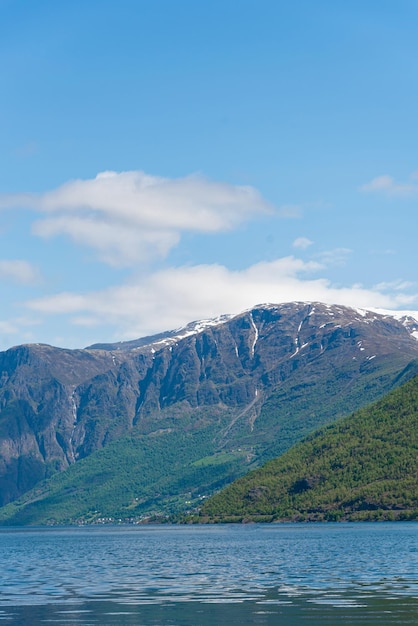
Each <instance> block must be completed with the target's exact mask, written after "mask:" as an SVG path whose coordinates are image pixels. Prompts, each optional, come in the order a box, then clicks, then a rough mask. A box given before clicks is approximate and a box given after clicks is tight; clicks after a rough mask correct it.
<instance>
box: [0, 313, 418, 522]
mask: <svg viewBox="0 0 418 626" xmlns="http://www.w3.org/2000/svg"><path fill="white" fill-rule="evenodd" d="M416 332H417V323H416V321H415V320H413V319H412V318H408V317H403V318H402V319H399V320H397V319H394V318H393V317H392V316H391V315H386V314H378V313H374V312H371V311H364V310H356V309H352V308H349V307H342V306H331V305H325V304H321V303H287V304H280V305H272V304H267V305H260V306H257V307H255V308H253V309H251V310H250V311H246V312H244V313H242V314H240V315H236V316H222V317H221V318H218V319H215V320H204V321H200V322H194V323H191V324H189V325H188V326H186V327H185V328H183V329H180V330H177V331H170V332H167V333H161V334H159V335H156V336H153V337H148V338H143V339H139V340H135V341H132V342H126V343H118V344H99V345H95V346H90V347H89V348H86V349H84V350H63V349H59V348H53V347H51V346H46V345H38V344H35V345H25V346H18V347H15V348H11V349H10V350H7V351H5V352H2V353H0V495H1V502H0V504H2V505H6V504H7V503H9V502H13V501H17V499H19V498H21V497H22V498H23V500H22V501H21V504H19V506H18V509H19V515H20V519H22V520H23V518H24V515H23V513H21V511H23V509H24V508H25V507H27V506H29V504H30V507H29V508H30V510H31V511H32V512H33V511H35V509H36V508H37V507H38V508H37V510H38V513H39V511H40V510H41V509H42V510H43V513H42V515H41V514H40V513H39V515H38V514H35V513H33V516H32V517H31V519H33V522H34V523H35V522H36V521H38V522H39V521H40V520H42V519H58V518H59V519H60V520H61V521H62V520H66V521H68V520H69V519H74V518H85V517H86V516H90V517H92V518H94V517H95V516H96V517H97V516H100V515H101V516H105V515H110V514H111V515H112V516H114V515H116V514H117V515H122V516H125V515H128V514H129V515H130V516H133V517H135V516H140V515H144V514H147V513H149V512H150V511H151V512H155V511H156V512H158V511H160V512H161V511H168V512H170V511H172V510H179V509H182V508H185V507H187V506H189V504H190V503H192V504H193V503H195V502H196V501H198V500H199V498H202V497H204V496H206V495H208V494H210V493H212V492H213V491H214V490H216V489H219V488H220V487H221V486H223V485H225V484H228V483H229V482H231V481H232V480H234V479H235V478H236V477H237V476H240V475H242V474H244V473H246V472H247V471H248V470H249V469H252V468H254V467H257V466H258V465H260V464H262V463H263V462H265V461H266V460H268V459H271V458H273V457H275V456H277V455H279V454H281V453H283V452H284V451H286V450H287V449H289V448H290V447H291V446H292V445H293V444H294V443H295V442H297V441H299V440H300V439H301V438H302V437H304V436H306V435H307V434H308V433H309V432H312V431H313V430H314V429H315V428H318V427H319V426H321V425H323V424H326V423H328V422H331V421H334V420H335V419H337V418H339V417H342V416H344V415H347V414H348V413H350V412H351V411H353V410H355V409H357V408H359V407H361V406H364V405H366V404H368V403H370V402H371V401H373V400H376V399H378V398H380V397H382V396H383V395H384V394H385V393H387V392H388V391H389V390H391V389H392V388H394V387H396V386H398V385H400V384H401V383H402V382H405V381H406V380H408V379H409V378H411V377H412V376H413V375H414V374H416V373H417V372H418V342H417V340H416V338H415V334H416ZM45 481H46V482H45ZM75 484H77V485H78V486H77V489H76V491H77V493H76V494H74V485H75ZM93 485H95V488H94V490H93V489H92V486H93ZM99 486H100V489H99ZM54 490H55V491H54ZM53 492H54V493H55V494H56V496H54V497H55V498H56V501H57V502H60V507H58V508H60V511H61V513H59V511H58V509H57V508H56V509H54V511H55V512H54V514H53V515H52V514H51V515H50V513H48V506H47V499H48V498H49V497H52V495H51V494H52V493H53ZM69 493H72V494H73V496H72V500H71V498H70V499H69V496H68V494H69ZM65 494H67V496H68V497H67V496H65ZM100 494H102V495H101V496H100ZM116 494H117V495H116ZM93 496H94V498H96V500H95V503H94V506H93V504H92V500H93V499H94V498H93ZM70 500H71V502H72V504H69V502H70ZM35 501H36V502H38V504H36V506H35V505H34V504H33V503H34V502H35ZM41 502H42V506H41ZM51 506H52V504H51ZM54 506H55V505H54ZM16 510H17V509H13V511H14V513H13V515H15V513H16ZM8 511H9V512H8V513H4V515H3V519H6V518H7V516H10V515H12V514H11V513H10V511H11V509H10V510H9V509H8ZM57 511H58V512H57ZM62 511H66V513H65V515H66V517H65V515H64V514H63V513H62ZM89 511H90V512H89ZM91 511H93V513H92V512H91ZM94 511H97V513H94ZM31 515H32V513H31ZM37 515H38V517H37ZM43 515H45V516H46V518H44V517H42V516H43ZM22 516H23V517H22ZM39 516H40V517H39ZM48 516H49V517H48ZM22 523H23V522H22ZM25 523H26V522H25Z"/></svg>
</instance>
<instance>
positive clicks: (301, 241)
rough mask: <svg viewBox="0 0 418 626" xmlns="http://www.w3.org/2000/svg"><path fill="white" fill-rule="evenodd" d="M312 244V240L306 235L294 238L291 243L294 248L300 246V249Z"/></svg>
mask: <svg viewBox="0 0 418 626" xmlns="http://www.w3.org/2000/svg"><path fill="white" fill-rule="evenodd" d="M312 244H313V241H311V240H310V239H308V238H307V237H297V239H295V240H294V242H293V244H292V245H293V247H294V248H300V249H301V250H306V248H309V246H311V245H312Z"/></svg>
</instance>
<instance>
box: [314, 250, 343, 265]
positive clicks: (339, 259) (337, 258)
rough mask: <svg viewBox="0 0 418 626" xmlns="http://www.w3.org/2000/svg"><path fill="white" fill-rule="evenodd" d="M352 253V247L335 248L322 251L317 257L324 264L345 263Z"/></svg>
mask: <svg viewBox="0 0 418 626" xmlns="http://www.w3.org/2000/svg"><path fill="white" fill-rule="evenodd" d="M351 253H352V250H350V248H334V249H333V250H324V251H323V252H320V253H319V254H317V255H316V257H315V258H317V259H318V261H319V262H320V263H321V264H322V265H324V266H330V265H331V266H336V265H345V264H346V262H347V258H348V256H349V255H350V254H351Z"/></svg>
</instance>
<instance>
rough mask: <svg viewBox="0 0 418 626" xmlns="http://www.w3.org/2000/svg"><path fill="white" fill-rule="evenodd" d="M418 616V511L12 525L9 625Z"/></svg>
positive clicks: (193, 624)
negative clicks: (329, 517) (330, 519)
mask: <svg viewBox="0 0 418 626" xmlns="http://www.w3.org/2000/svg"><path fill="white" fill-rule="evenodd" d="M223 623H226V624H228V626H233V625H235V624H237V625H238V624H240V625H242V626H245V625H266V626H273V624H274V625H275V626H276V625H281V624H283V625H286V626H297V625H299V624H302V625H303V624H304V623H306V624H309V626H319V625H323V624H328V625H329V626H334V624H343V625H353V624H355V625H357V626H361V625H363V624H364V625H377V624H379V625H380V626H381V625H386V624H388V625H392V624H393V625H395V624H396V625H397V626H399V625H403V624H414V625H416V624H418V523H381V524H284V525H273V526H272V525H248V526H232V525H229V526H228V525H219V526H130V527H89V528H49V529H0V626H2V625H3V624H4V625H7V624H14V625H27V626H29V625H30V626H38V625H41V624H62V625H66V626H90V625H96V624H100V625H106V626H110V625H112V626H113V625H115V626H116V625H117V626H125V625H138V626H157V625H158V626H166V625H167V626H168V625H170V626H197V625H200V626H209V624H210V625H211V626H213V625H217V624H223Z"/></svg>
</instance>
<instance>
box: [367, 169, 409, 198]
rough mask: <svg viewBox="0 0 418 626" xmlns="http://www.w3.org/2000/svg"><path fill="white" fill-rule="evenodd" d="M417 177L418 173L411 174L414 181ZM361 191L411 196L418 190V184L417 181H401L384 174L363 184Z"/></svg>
mask: <svg viewBox="0 0 418 626" xmlns="http://www.w3.org/2000/svg"><path fill="white" fill-rule="evenodd" d="M416 178H417V173H416V172H413V173H412V174H411V179H412V180H413V181H414V180H416ZM360 191H366V192H374V193H385V194H387V195H392V196H409V195H413V194H415V193H417V192H418V184H417V183H415V182H410V183H399V182H396V181H395V179H394V178H393V177H392V176H389V175H387V174H384V175H383V176H377V177H376V178H373V179H372V180H371V181H370V182H368V183H366V184H364V185H362V186H361V187H360Z"/></svg>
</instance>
